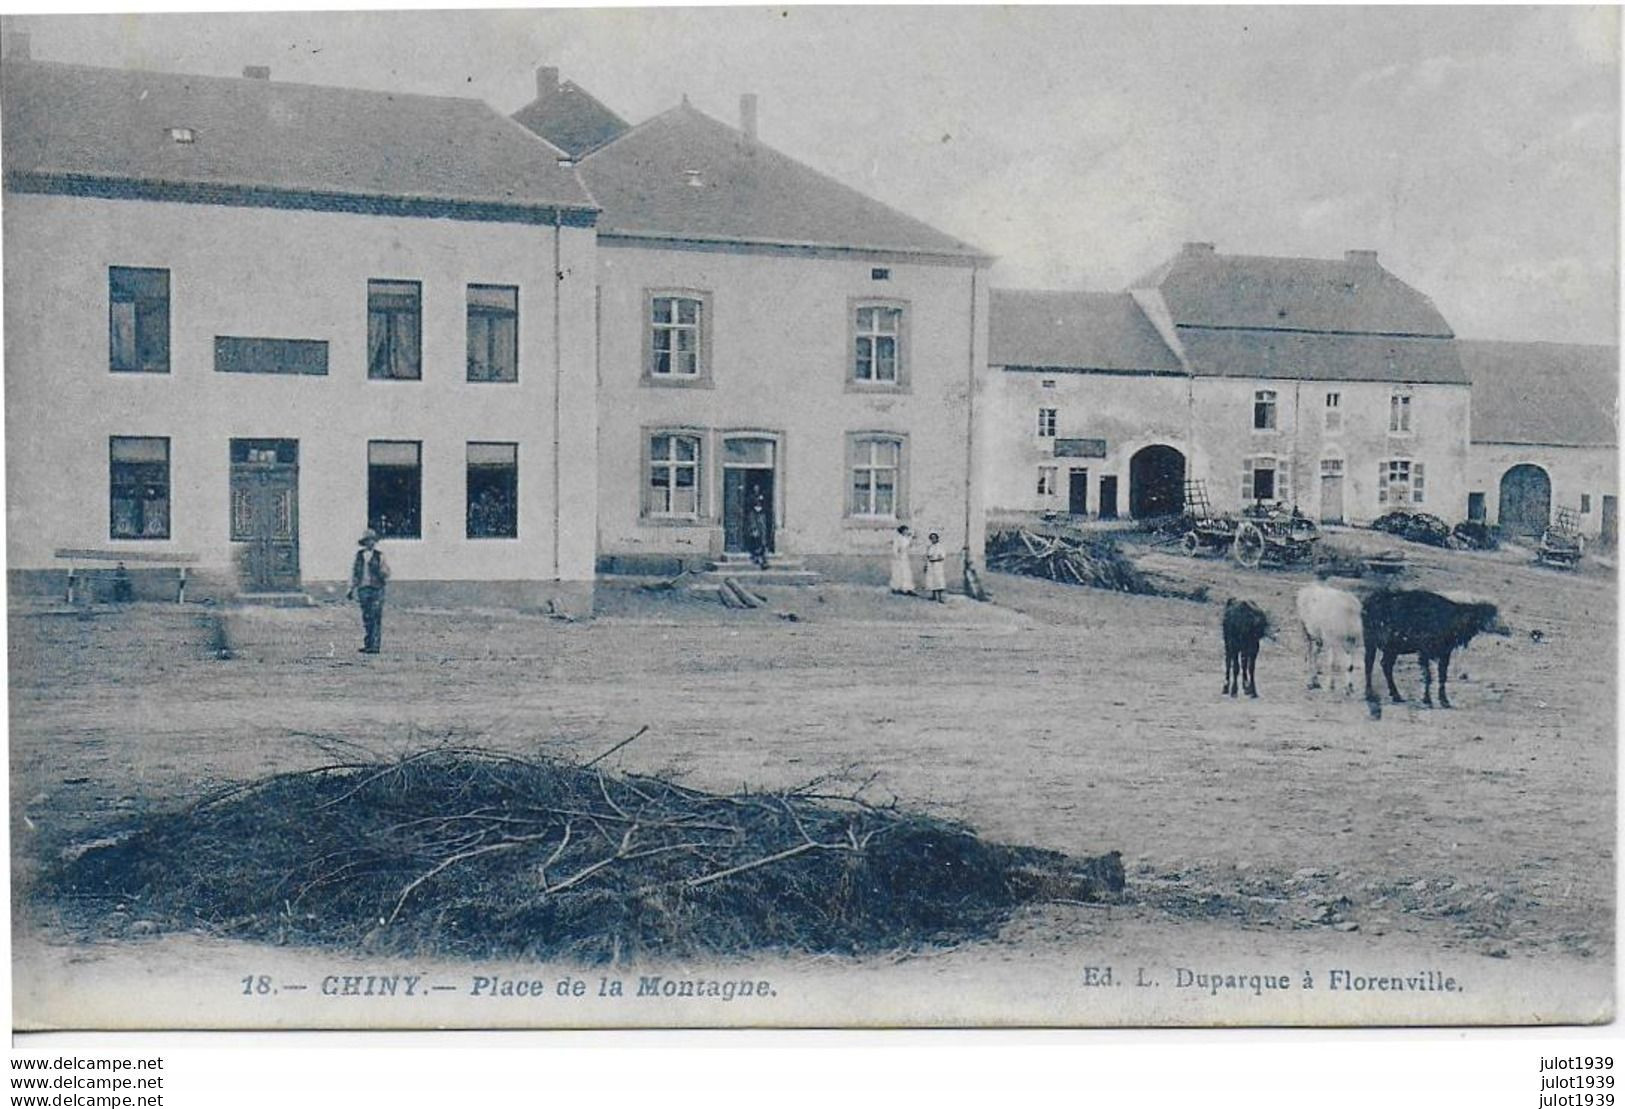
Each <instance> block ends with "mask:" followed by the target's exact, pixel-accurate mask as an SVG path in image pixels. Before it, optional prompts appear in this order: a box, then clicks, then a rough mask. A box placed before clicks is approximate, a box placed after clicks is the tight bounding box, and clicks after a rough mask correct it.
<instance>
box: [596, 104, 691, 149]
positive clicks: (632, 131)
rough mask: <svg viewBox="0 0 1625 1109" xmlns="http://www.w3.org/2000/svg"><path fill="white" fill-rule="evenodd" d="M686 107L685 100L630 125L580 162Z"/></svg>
mask: <svg viewBox="0 0 1625 1109" xmlns="http://www.w3.org/2000/svg"><path fill="white" fill-rule="evenodd" d="M688 106H689V104H688V101H686V100H685V101H683V102H682V103H681V104H676V105H673V106H672V107H670V108H666V109H665V110H663V111H660V112H656V113H655V114H654V115H652V116H650V117H649V118H648V119H646V120H644V121H643V122H642V123H634V124H632V125H631V126H630V127H628V128H627V129H626V130H624V131H622V132H621V133H620V134H619V135H616V136H615V137H614V138H613V139H610V140H609V141H608V142H606V143H600V144H599V145H598V146H595V147H593V148H592V149H591V150H589V151H587V152H586V153H585V154H583V155H582V156H581V158H580V161H583V162H585V161H586V160H587V159H588V158H591V157H594V156H595V155H598V154H602V153H603V152H604V151H606V150H608V149H609V148H610V147H612V146H614V145H615V144H616V143H618V142H620V141H621V140H622V139H625V138H629V137H630V136H632V135H635V134H637V133H638V132H640V131H643V130H646V129H647V128H648V127H649V125H650V124H652V123H655V122H656V121H658V120H662V119H665V118H666V117H667V116H669V115H672V114H673V113H676V112H679V111H681V110H682V109H684V108H686V107H688ZM701 114H702V115H703V114H704V113H703V112H702V113H701ZM706 118H707V119H709V118H710V117H709V116H707V117H706Z"/></svg>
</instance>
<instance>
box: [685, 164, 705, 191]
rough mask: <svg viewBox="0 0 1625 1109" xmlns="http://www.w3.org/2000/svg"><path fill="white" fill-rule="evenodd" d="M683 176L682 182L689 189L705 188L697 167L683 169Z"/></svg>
mask: <svg viewBox="0 0 1625 1109" xmlns="http://www.w3.org/2000/svg"><path fill="white" fill-rule="evenodd" d="M683 178H684V184H686V185H687V186H688V187H689V188H691V189H703V188H705V181H704V179H703V178H702V176H701V174H700V171H699V170H697V169H685V170H684V171H683Z"/></svg>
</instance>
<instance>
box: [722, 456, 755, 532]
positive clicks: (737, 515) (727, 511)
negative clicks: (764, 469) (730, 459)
mask: <svg viewBox="0 0 1625 1109" xmlns="http://www.w3.org/2000/svg"><path fill="white" fill-rule="evenodd" d="M749 472H750V471H749V470H741V469H738V468H737V467H733V466H729V467H726V468H725V469H723V471H722V549H723V550H725V551H735V552H737V551H743V550H744V549H745V547H746V543H745V513H746V511H747V510H748V509H749V507H750V506H749V504H747V503H746V501H745V475H746V474H748V473H749Z"/></svg>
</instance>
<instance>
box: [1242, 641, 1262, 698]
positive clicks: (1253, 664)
mask: <svg viewBox="0 0 1625 1109" xmlns="http://www.w3.org/2000/svg"><path fill="white" fill-rule="evenodd" d="M1241 661H1242V665H1243V666H1245V667H1246V668H1247V696H1249V697H1257V696H1258V644H1257V643H1249V644H1248V645H1247V646H1246V647H1243V648H1242V653H1241Z"/></svg>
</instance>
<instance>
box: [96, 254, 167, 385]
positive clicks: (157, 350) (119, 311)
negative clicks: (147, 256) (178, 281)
mask: <svg viewBox="0 0 1625 1109" xmlns="http://www.w3.org/2000/svg"><path fill="white" fill-rule="evenodd" d="M107 302H108V303H107V364H108V368H109V369H111V370H112V371H113V372H115V373H151V374H166V373H168V372H169V271H168V270H157V269H141V268H138V267H135V266H109V267H108V269H107Z"/></svg>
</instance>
